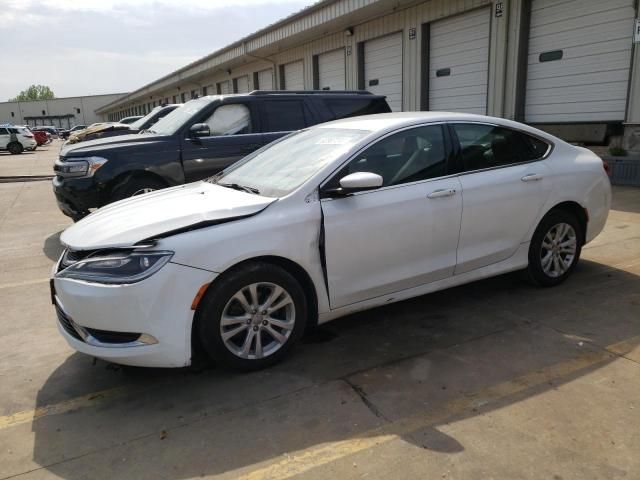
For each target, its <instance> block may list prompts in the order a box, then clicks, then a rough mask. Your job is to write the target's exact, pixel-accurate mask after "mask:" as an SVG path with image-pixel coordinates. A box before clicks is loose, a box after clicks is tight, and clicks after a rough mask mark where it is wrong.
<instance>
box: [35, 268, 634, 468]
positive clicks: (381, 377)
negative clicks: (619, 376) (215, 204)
mask: <svg viewBox="0 0 640 480" xmlns="http://www.w3.org/2000/svg"><path fill="white" fill-rule="evenodd" d="M602 289H605V290H606V291H607V293H608V295H607V296H606V297H604V298H603V297H601V296H599V295H598V294H599V292H601V291H602ZM638 292H640V278H639V277H638V276H636V275H633V274H631V273H628V272H625V271H622V270H617V269H612V268H610V267H608V266H606V265H602V264H599V263H596V262H591V261H582V262H581V263H580V264H579V265H578V268H577V269H576V272H575V274H574V275H573V276H572V278H571V279H569V280H568V281H567V282H565V283H564V284H563V285H561V286H559V287H556V288H554V289H538V288H534V287H531V286H528V285H527V284H524V283H523V282H521V281H520V279H519V277H518V275H517V274H509V275H503V276H500V277H496V278H492V279H488V280H483V281H480V282H475V283H472V284H469V285H465V286H461V287H457V288H452V289H449V290H446V291H442V292H436V293H433V294H429V295H425V296H422V297H419V298H415V299H412V300H408V301H404V302H399V303H396V304H392V305H388V306H385V307H382V308H378V309H374V310H370V311H367V312H362V313H358V314H355V315H351V316H349V317H346V318H343V319H341V320H339V321H336V322H333V323H330V324H328V325H326V326H323V327H320V329H319V330H318V331H317V332H316V333H314V334H313V335H311V336H310V337H308V338H307V339H306V340H305V342H303V343H302V345H300V346H299V347H298V349H297V350H296V352H295V354H294V355H293V356H291V357H289V358H288V359H287V360H285V361H284V362H283V363H281V364H279V365H277V366H276V367H273V368H271V369H268V370H264V371H260V372H254V373H250V374H238V373H234V372H229V371H226V370H223V369H220V368H216V367H209V368H205V369H202V370H201V371H199V372H198V373H194V372H193V371H191V370H189V369H176V370H170V369H166V370H165V369H142V368H130V367H119V366H114V365H111V364H108V363H105V362H102V361H94V360H93V359H91V358H89V357H87V356H84V355H81V354H72V355H70V356H69V357H68V358H67V359H66V361H65V362H64V363H63V364H61V365H60V366H59V367H58V368H57V369H56V370H55V372H54V373H53V374H52V375H51V376H50V377H49V378H48V379H47V380H46V382H45V383H44V384H43V385H42V387H41V389H40V390H39V392H38V395H37V401H36V410H38V411H40V412H41V414H42V416H41V417H40V418H37V419H35V420H33V421H32V424H31V428H32V431H33V435H34V450H33V460H34V461H35V462H36V463H37V464H38V465H40V466H41V467H44V468H45V469H46V470H48V471H49V472H51V473H53V474H55V475H57V476H59V477H61V478H65V479H70V480H71V479H73V480H75V479H81V478H87V477H90V478H103V477H104V478H106V477H109V478H160V477H162V478H175V479H181V478H192V477H196V476H201V475H215V474H223V473H227V474H228V475H230V476H232V477H235V476H237V475H235V474H236V473H237V472H241V471H244V470H243V469H247V468H249V467H252V466H256V465H258V464H261V462H271V461H274V460H277V461H282V459H283V458H287V457H286V456H287V455H290V454H292V453H293V452H300V451H302V450H304V449H308V448H313V447H317V448H320V447H321V446H323V445H327V444H329V442H341V441H346V440H350V439H361V440H364V439H374V440H375V439H376V438H377V436H378V435H381V434H382V433H387V434H388V433H391V434H393V435H397V436H398V437H399V438H401V439H403V440H404V441H406V442H409V443H411V444H413V445H416V446H419V447H420V448H428V449H429V450H431V451H434V452H439V453H441V454H443V455H453V454H456V453H458V452H461V451H463V450H464V449H465V439H464V438H454V437H452V436H450V435H447V434H445V433H443V432H442V431H441V430H440V429H439V427H440V426H441V425H444V424H446V423H447V422H451V421H454V420H456V419H462V418H470V417H473V416H476V415H480V414H483V413H486V412H487V411H491V410H492V409H497V408H503V407H505V406H507V405H510V404H513V403H517V402H522V401H524V400H526V399H527V398H530V397H532V396H536V395H539V394H541V393H544V392H545V391H547V390H549V389H555V388H558V387H559V386H560V385H562V384H564V383H566V382H570V381H572V380H574V379H575V378H578V377H582V376H585V375H588V374H589V373H590V372H593V371H595V370H597V369H600V368H603V367H604V366H606V365H608V364H610V363H612V362H614V361H615V360H616V359H618V358H619V356H618V355H623V354H625V353H626V351H630V350H632V349H633V348H635V347H636V346H637V344H638V341H637V337H636V339H633V337H634V335H637V332H638V327H639V321H638V319H639V318H640V314H639V307H638V305H639V302H638ZM630 339H631V340H630ZM612 344H615V345H624V347H619V348H618V350H617V353H616V354H615V355H614V354H608V353H606V352H605V351H604V350H603V348H604V347H605V346H608V345H612ZM583 358H591V359H592V361H590V362H585V363H584V364H580V363H578V364H577V365H578V366H579V367H577V368H574V369H564V370H563V369H559V368H557V366H558V365H565V364H567V363H571V362H579V360H580V359H583ZM594 359H595V360H594ZM545 369H546V370H550V371H555V370H554V369H556V370H558V372H559V373H557V374H555V375H553V376H552V377H549V378H545V379H544V381H538V382H534V381H531V382H530V384H528V383H526V381H525V380H522V379H523V378H524V379H527V378H537V377H536V375H539V373H538V372H541V371H545ZM532 375H533V377H532ZM514 379H516V380H514ZM509 382H511V383H514V382H515V385H517V386H518V388H517V389H514V390H513V391H509V390H508V389H506V390H505V388H504V387H502V386H503V385H505V384H510V383H509ZM518 382H520V383H518ZM492 391H500V392H501V395H500V396H498V397H495V398H494V401H492V402H488V403H486V404H483V405H482V406H480V407H478V406H477V405H475V404H474V403H473V402H470V403H468V404H467V403H464V402H465V401H467V400H464V399H473V398H476V397H477V396H478V392H492ZM484 395H485V396H486V395H489V394H488V393H485V394H484ZM78 398H83V399H84V400H82V402H84V403H82V402H79V403H78V405H77V408H75V407H71V408H68V409H67V410H65V411H64V412H61V411H60V408H59V407H52V406H54V405H56V406H57V405H67V404H68V402H69V401H70V399H78ZM461 399H463V400H464V401H462V400H461ZM65 402H66V403H65ZM461 402H462V403H461ZM452 405H453V406H456V405H457V408H453V407H452ZM49 408H50V409H51V411H52V413H51V414H50V415H49V414H46V413H42V412H47V411H48V410H47V409H49ZM416 416H418V417H420V418H422V417H421V416H423V417H424V419H423V420H421V421H416V422H413V423H411V422H408V421H407V419H410V418H415V417H416ZM238 475H239V474H238Z"/></svg>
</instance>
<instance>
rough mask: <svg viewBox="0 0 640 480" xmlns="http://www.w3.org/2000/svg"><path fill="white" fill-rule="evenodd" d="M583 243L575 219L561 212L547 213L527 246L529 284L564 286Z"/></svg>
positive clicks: (578, 225) (580, 231) (580, 230)
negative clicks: (530, 282) (561, 284)
mask: <svg viewBox="0 0 640 480" xmlns="http://www.w3.org/2000/svg"><path fill="white" fill-rule="evenodd" d="M583 243H584V239H583V234H582V228H581V227H580V223H579V222H578V220H577V219H576V217H575V216H574V215H572V214H571V213H569V212H566V211H563V210H556V211H552V212H550V213H548V214H547V215H546V216H545V217H544V218H543V219H542V221H541V222H540V225H538V228H537V229H536V231H535V233H534V234H533V238H532V240H531V244H530V246H529V266H528V267H527V273H528V276H529V278H530V280H531V281H532V282H533V283H535V284H536V285H540V286H543V287H553V286H555V285H559V284H560V283H562V282H564V281H565V280H566V279H567V278H568V277H569V275H571V273H572V272H573V269H574V268H575V266H576V264H577V263H578V259H579V258H580V252H581V250H582V245H583Z"/></svg>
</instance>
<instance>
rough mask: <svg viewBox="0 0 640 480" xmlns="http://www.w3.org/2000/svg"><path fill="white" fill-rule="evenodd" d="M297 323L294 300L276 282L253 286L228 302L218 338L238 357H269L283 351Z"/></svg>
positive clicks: (246, 288) (243, 289)
mask: <svg viewBox="0 0 640 480" xmlns="http://www.w3.org/2000/svg"><path fill="white" fill-rule="evenodd" d="M295 320H296V311H295V305H294V302H293V298H292V297H291V295H290V294H289V292H287V291H286V290H285V289H284V288H282V287H281V286H279V285H276V284H275V283H268V282H260V283H252V284H250V285H247V286H245V287H243V288H242V289H240V290H239V291H238V292H236V293H235V294H234V295H233V296H232V297H231V299H230V300H229V301H228V302H227V304H226V306H225V307H224V310H223V311H222V318H221V319H220V336H221V338H222V341H223V342H224V345H225V347H226V348H227V349H228V350H229V351H230V352H231V353H233V354H234V355H236V356H237V357H240V358H243V359H249V360H256V359H261V358H264V357H268V356H269V355H272V354H273V353H275V352H277V351H278V350H280V348H282V347H283V346H284V345H285V344H286V343H287V341H288V340H289V337H290V336H291V333H292V332H293V327H294V325H295Z"/></svg>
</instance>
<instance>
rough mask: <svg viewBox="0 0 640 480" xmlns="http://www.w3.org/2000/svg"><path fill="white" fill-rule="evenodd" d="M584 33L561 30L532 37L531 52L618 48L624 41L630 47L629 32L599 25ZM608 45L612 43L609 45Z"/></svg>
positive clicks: (626, 46)
mask: <svg viewBox="0 0 640 480" xmlns="http://www.w3.org/2000/svg"><path fill="white" fill-rule="evenodd" d="M582 33H583V34H584V35H577V34H576V32H559V33H557V34H555V35H548V36H546V37H540V38H537V39H531V42H529V53H531V54H539V53H542V52H546V51H549V50H558V49H563V50H568V49H570V48H581V47H587V48H588V47H595V46H596V45H598V46H600V45H601V46H602V47H601V48H603V49H606V48H610V49H611V50H612V51H614V50H616V49H617V48H618V47H619V46H620V45H621V44H622V43H623V42H624V48H628V45H629V34H628V32H627V33H623V32H618V31H614V32H607V31H606V29H602V28H600V27H599V26H593V27H588V28H586V29H585V30H584V31H583V32H582ZM607 45H611V46H609V47H607Z"/></svg>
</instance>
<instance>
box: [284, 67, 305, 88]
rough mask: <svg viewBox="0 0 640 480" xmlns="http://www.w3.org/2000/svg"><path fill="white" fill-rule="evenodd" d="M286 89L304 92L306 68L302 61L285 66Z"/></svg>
mask: <svg viewBox="0 0 640 480" xmlns="http://www.w3.org/2000/svg"><path fill="white" fill-rule="evenodd" d="M284 89H285V90H304V66H303V63H302V60H300V61H299V62H292V63H287V64H286V65H285V66H284Z"/></svg>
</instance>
